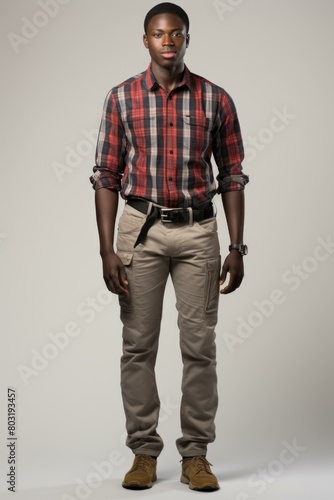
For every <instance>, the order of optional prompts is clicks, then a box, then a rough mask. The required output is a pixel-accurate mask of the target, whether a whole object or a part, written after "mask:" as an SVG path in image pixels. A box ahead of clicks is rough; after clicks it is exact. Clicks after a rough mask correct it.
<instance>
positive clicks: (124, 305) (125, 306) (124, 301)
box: [117, 252, 133, 317]
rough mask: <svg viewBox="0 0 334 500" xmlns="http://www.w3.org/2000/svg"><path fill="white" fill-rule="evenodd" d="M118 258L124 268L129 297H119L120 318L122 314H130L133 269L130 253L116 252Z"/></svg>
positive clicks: (131, 254)
mask: <svg viewBox="0 0 334 500" xmlns="http://www.w3.org/2000/svg"><path fill="white" fill-rule="evenodd" d="M117 255H118V257H119V258H120V259H121V261H122V263H123V266H124V267H125V271H126V276H127V279H128V282H129V292H130V294H129V295H119V296H118V301H119V305H120V307H121V317H122V315H123V314H131V313H132V305H131V302H132V301H131V287H132V286H133V269H132V259H133V253H130V252H117Z"/></svg>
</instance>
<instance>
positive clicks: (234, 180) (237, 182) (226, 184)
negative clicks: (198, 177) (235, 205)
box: [217, 174, 249, 194]
mask: <svg viewBox="0 0 334 500" xmlns="http://www.w3.org/2000/svg"><path fill="white" fill-rule="evenodd" d="M248 182H249V177H248V175H246V174H240V175H227V176H226V177H224V178H223V179H221V178H220V179H218V189H217V193H218V194H220V193H226V192H227V191H243V190H244V189H245V186H246V184H247V183H248Z"/></svg>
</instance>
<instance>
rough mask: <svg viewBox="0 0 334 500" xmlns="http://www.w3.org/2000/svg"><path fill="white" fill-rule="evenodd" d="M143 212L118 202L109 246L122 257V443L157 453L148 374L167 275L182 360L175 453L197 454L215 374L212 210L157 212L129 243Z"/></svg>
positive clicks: (153, 391)
mask: <svg viewBox="0 0 334 500" xmlns="http://www.w3.org/2000/svg"><path fill="white" fill-rule="evenodd" d="M145 218H146V215H145V214H142V213H141V212H139V211H138V210H136V209H135V208H133V207H130V206H129V205H125V208H124V211H123V214H122V215H121V217H120V221H119V227H118V235H117V253H118V255H119V257H120V258H121V260H122V262H123V264H124V265H125V268H126V272H127V277H128V281H129V291H130V294H129V295H128V296H122V297H120V307H121V320H122V323H123V355H122V358H121V389H122V397H123V404H124V411H125V416H126V429H127V434H128V437H127V442H126V443H127V446H129V448H131V450H132V451H133V452H134V453H135V454H139V453H145V454H149V455H152V456H158V455H159V454H160V452H161V450H162V448H163V440H162V438H161V437H160V436H159V434H158V433H157V425H158V417H159V410H160V400H159V396H158V391H157V385H156V378H155V362H156V356H157V350H158V341H159V333H160V322H161V317H162V305H163V296H164V291H165V285H166V282H167V278H168V276H169V275H170V276H171V279H172V283H173V286H174V289H175V295H176V307H177V311H178V327H179V330H180V348H181V354H182V361H183V376H182V400H181V429H182V436H181V437H180V438H179V439H177V441H176V446H177V449H178V451H179V452H180V454H181V455H182V456H193V455H205V454H206V451H207V444H208V443H210V442H212V441H213V440H214V439H215V424H214V418H215V415H216V411H217V404H218V397H217V376H216V345H215V326H216V323H217V311H218V301H219V285H218V281H219V274H220V255H219V254H220V250H219V241H218V234H217V222H216V218H215V217H212V218H210V219H206V220H204V221H202V222H200V223H197V222H194V223H193V225H191V226H190V225H188V224H184V223H169V224H167V223H165V224H164V223H162V222H161V220H157V221H156V222H155V223H154V225H153V227H152V228H151V229H150V230H149V232H148V235H147V238H146V240H145V241H144V243H142V244H140V245H138V246H137V247H136V248H134V243H135V241H136V238H137V236H138V234H139V231H140V229H141V227H142V225H143V223H144V221H145Z"/></svg>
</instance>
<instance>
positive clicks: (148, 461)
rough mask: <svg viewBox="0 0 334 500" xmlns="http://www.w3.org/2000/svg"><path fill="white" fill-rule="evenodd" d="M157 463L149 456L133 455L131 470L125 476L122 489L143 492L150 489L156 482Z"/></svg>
mask: <svg viewBox="0 0 334 500" xmlns="http://www.w3.org/2000/svg"><path fill="white" fill-rule="evenodd" d="M156 469H157V461H156V460H155V459H154V458H152V457H151V456H150V455H135V459H134V461H133V465H132V467H131V469H130V470H129V471H128V472H127V473H126V474H125V476H124V480H123V483H122V486H123V488H127V489H129V490H145V489H147V488H152V483H153V482H154V481H156V480H157V474H156Z"/></svg>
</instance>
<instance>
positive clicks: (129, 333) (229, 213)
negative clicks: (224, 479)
mask: <svg viewBox="0 0 334 500" xmlns="http://www.w3.org/2000/svg"><path fill="white" fill-rule="evenodd" d="M144 29H145V34H144V38H143V41H144V45H145V47H146V48H147V49H148V51H149V53H150V57H151V63H150V65H149V67H148V69H147V70H146V71H144V72H143V73H141V74H140V75H137V76H135V77H133V78H130V79H129V80H127V81H126V82H124V83H122V84H120V85H118V86H116V87H114V88H113V89H112V90H111V91H110V92H109V94H108V95H107V98H106V101H105V106H104V111H103V116H102V121H101V127H100V133H99V138H98V144H97V151H96V165H95V166H94V168H93V172H94V174H93V175H92V177H91V178H90V179H91V182H92V184H93V187H94V189H95V190H96V191H95V195H96V198H95V199H96V214H97V224H98V231H99V238H100V253H101V257H102V263H103V276H104V280H105V283H106V285H107V287H108V289H109V290H110V291H111V292H112V293H116V294H118V295H119V301H120V308H121V320H122V322H123V355H122V359H121V388H122V397H123V404H124V411H125V416H126V429H127V434H128V437H127V445H128V446H129V447H130V449H131V450H132V451H133V453H134V454H135V458H134V463H133V466H132V468H131V469H130V470H129V472H128V473H127V474H126V475H125V478H124V481H123V483H122V485H123V487H125V488H129V489H144V488H150V487H151V486H152V483H153V482H154V481H155V480H156V459H157V457H158V456H159V454H160V452H161V450H162V448H163V441H162V438H161V437H160V435H159V434H158V433H157V424H158V416H159V407H160V401H159V397H158V392H157V387H156V380H155V361H156V355H157V349H158V339H159V332H160V322H161V316H162V302H163V295H164V289H165V284H166V281H167V278H168V276H169V275H170V276H171V279H172V282H173V285H174V289H175V294H176V298H177V303H176V307H177V310H178V326H179V329H180V348H181V354H182V361H183V378H182V394H183V395H182V401H181V428H182V436H181V437H180V438H179V439H177V441H176V445H177V448H178V451H179V452H180V454H181V456H182V474H181V482H182V483H185V484H188V485H189V487H190V488H191V489H195V490H199V491H214V490H217V489H218V488H219V484H218V481H217V478H216V477H215V475H214V474H213V473H212V471H211V468H210V465H211V464H209V462H208V461H207V459H206V453H207V445H208V444H209V443H210V442H213V441H214V439H215V424H214V419H215V415H216V410H217V403H218V397H217V377H216V347H215V331H214V329H215V326H216V322H217V309H218V299H219V286H220V285H223V283H224V282H225V279H226V277H227V273H229V282H228V285H227V286H225V287H224V288H223V289H222V290H221V293H223V294H227V293H230V292H233V291H234V290H235V289H236V288H238V287H239V286H240V284H241V282H242V279H243V255H244V254H245V253H246V250H247V247H246V246H245V245H243V222H244V196H243V190H244V186H245V184H246V183H247V182H248V177H247V176H246V175H245V174H243V173H242V167H241V162H242V160H243V146H242V139H241V134H240V128H239V123H238V118H237V114H236V110H235V107H234V104H233V101H232V99H231V97H230V96H229V95H228V94H227V93H226V92H225V91H224V90H223V89H222V88H220V87H218V86H216V85H213V84H212V83H210V82H209V81H207V80H206V79H204V78H202V77H199V76H196V75H194V74H192V73H191V72H190V71H189V70H188V68H187V67H186V66H185V64H184V55H185V52H186V49H187V47H188V46H189V19H188V16H187V14H186V13H185V12H184V10H183V9H181V8H180V7H178V6H177V5H175V4H172V3H169V2H165V3H162V4H159V5H157V6H155V7H154V8H153V9H151V10H150V11H149V12H148V14H147V15H146V18H145V22H144ZM212 153H213V155H214V158H215V161H216V163H217V166H218V176H217V180H218V187H217V185H216V183H215V179H214V175H213V170H212V166H211V161H210V158H211V156H212ZM217 192H218V193H221V195H222V201H223V206H224V211H225V214H226V219H227V224H228V229H229V234H230V239H231V246H230V253H229V254H228V256H227V257H226V259H225V261H224V264H223V266H222V270H221V263H220V249H219V242H218V235H217V223H216V217H215V213H214V209H213V205H212V198H213V197H214V195H215V194H216V193H217ZM118 193H121V195H122V197H123V198H124V199H125V200H126V205H125V208H124V211H123V214H122V216H121V218H120V221H119V227H118V235H117V245H116V246H117V253H116V251H115V249H114V226H115V219H116V213H117V206H118Z"/></svg>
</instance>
